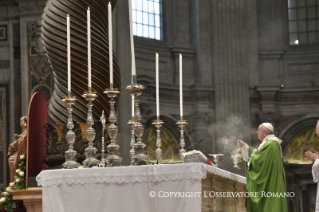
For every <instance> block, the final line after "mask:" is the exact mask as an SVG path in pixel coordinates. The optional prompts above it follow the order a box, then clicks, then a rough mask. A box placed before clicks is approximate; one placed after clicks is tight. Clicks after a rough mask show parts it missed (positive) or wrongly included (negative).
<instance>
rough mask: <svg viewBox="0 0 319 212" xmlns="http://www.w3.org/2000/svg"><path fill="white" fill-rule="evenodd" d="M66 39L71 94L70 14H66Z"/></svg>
mask: <svg viewBox="0 0 319 212" xmlns="http://www.w3.org/2000/svg"><path fill="white" fill-rule="evenodd" d="M66 40H67V63H68V94H71V50H70V46H71V45H70V16H69V14H68V15H67V16H66Z"/></svg>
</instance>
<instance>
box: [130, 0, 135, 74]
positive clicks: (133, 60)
mask: <svg viewBox="0 0 319 212" xmlns="http://www.w3.org/2000/svg"><path fill="white" fill-rule="evenodd" d="M128 4H129V5H128V7H129V9H128V11H129V18H130V20H129V21H130V37H131V55H132V76H133V75H136V70H135V52H134V38H133V26H132V2H131V0H129V1H128Z"/></svg>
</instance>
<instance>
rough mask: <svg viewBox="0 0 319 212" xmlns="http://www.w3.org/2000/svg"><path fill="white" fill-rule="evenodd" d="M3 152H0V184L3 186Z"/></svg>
mask: <svg viewBox="0 0 319 212" xmlns="http://www.w3.org/2000/svg"><path fill="white" fill-rule="evenodd" d="M4 154H5V152H4V150H0V173H1V174H0V184H4V179H5V173H6V172H5V170H4V167H5V166H4V164H5V163H4Z"/></svg>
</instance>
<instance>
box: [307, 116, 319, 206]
mask: <svg viewBox="0 0 319 212" xmlns="http://www.w3.org/2000/svg"><path fill="white" fill-rule="evenodd" d="M316 134H317V135H318V136H319V121H318V122H317V126H316ZM305 156H306V158H307V159H309V160H311V161H312V162H314V164H313V166H312V177H313V181H314V182H315V183H317V199H316V212H319V195H318V194H319V153H318V152H315V153H312V152H310V151H307V152H305Z"/></svg>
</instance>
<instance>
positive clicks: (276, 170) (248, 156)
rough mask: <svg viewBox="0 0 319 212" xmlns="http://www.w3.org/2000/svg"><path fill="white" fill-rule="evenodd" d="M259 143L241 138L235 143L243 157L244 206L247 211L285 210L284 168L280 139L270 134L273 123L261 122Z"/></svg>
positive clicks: (274, 211) (275, 211)
mask: <svg viewBox="0 0 319 212" xmlns="http://www.w3.org/2000/svg"><path fill="white" fill-rule="evenodd" d="M257 133H258V138H259V139H260V140H261V141H262V143H261V144H260V145H259V147H258V148H257V149H256V148H253V147H250V146H248V145H247V144H246V143H244V142H243V141H240V140H238V144H239V146H240V147H241V149H242V152H243V159H244V160H245V161H246V192H249V193H246V210H247V211H249V212H287V211H288V210H287V196H286V195H287V192H286V181H285V172H284V169H283V163H282V152H281V147H280V144H281V142H282V141H281V140H280V139H279V138H277V137H276V136H274V135H273V126H272V125H271V124H269V123H263V124H261V125H260V126H259V128H258V131H257Z"/></svg>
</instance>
